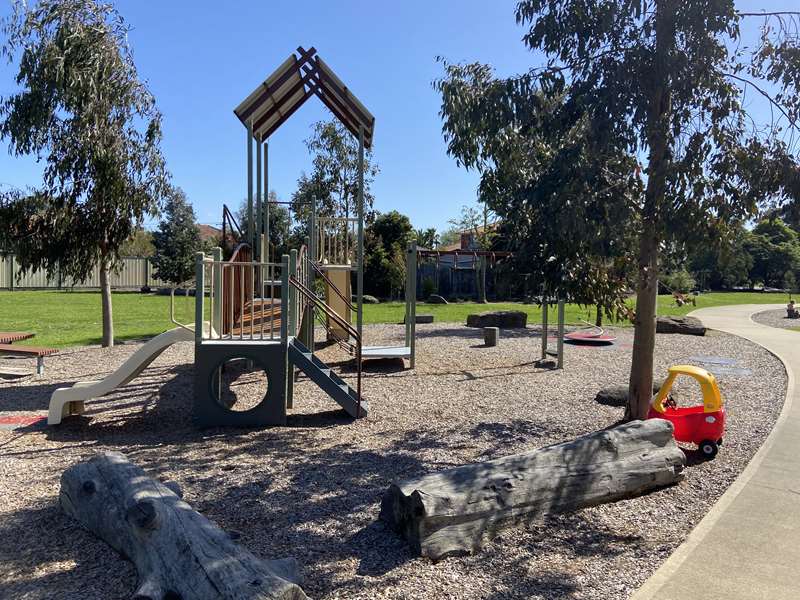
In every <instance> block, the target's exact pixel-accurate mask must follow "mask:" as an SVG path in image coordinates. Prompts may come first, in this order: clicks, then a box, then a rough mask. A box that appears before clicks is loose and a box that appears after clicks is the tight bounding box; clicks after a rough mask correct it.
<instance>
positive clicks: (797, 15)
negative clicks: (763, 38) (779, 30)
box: [736, 10, 800, 17]
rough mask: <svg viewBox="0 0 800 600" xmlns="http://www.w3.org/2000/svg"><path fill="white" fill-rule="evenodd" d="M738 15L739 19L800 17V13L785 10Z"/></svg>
mask: <svg viewBox="0 0 800 600" xmlns="http://www.w3.org/2000/svg"><path fill="white" fill-rule="evenodd" d="M736 15H737V16H739V17H778V16H782V15H792V16H795V17H800V11H793V10H785V11H778V12H737V13H736Z"/></svg>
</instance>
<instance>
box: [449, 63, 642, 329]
mask: <svg viewBox="0 0 800 600" xmlns="http://www.w3.org/2000/svg"><path fill="white" fill-rule="evenodd" d="M435 86H436V87H437V89H439V90H440V92H441V94H442V110H441V113H442V117H443V119H444V127H443V128H444V134H445V139H446V141H447V143H448V152H449V153H450V154H451V155H453V156H454V157H455V158H456V160H457V161H458V162H459V164H461V165H464V166H466V167H467V168H474V169H477V170H478V171H479V172H480V174H481V180H480V186H479V187H480V189H479V195H480V197H481V200H482V201H483V203H484V206H485V209H484V211H478V210H476V209H472V210H470V209H467V210H465V211H462V217H461V219H460V220H459V221H458V225H459V227H460V228H461V229H467V230H471V231H473V233H474V234H475V236H476V241H477V242H478V244H479V245H480V246H481V247H484V248H488V247H489V246H490V244H491V237H492V233H493V232H492V231H491V228H490V227H488V223H485V222H484V221H488V219H483V218H482V213H483V212H485V211H488V212H489V213H494V215H496V218H497V219H499V221H500V223H501V224H502V232H503V238H504V239H503V243H504V246H506V247H508V248H509V249H513V250H514V265H515V269H516V270H517V272H519V273H525V274H526V275H528V276H529V277H531V278H532V279H533V281H534V282H536V283H538V284H540V285H543V287H544V288H545V289H544V291H545V292H546V294H547V295H548V296H551V297H552V296H559V297H568V298H570V300H572V301H574V302H578V303H581V304H587V305H596V306H598V307H599V310H600V312H601V315H600V316H602V313H605V314H608V315H609V316H620V315H621V314H625V313H626V311H627V306H626V304H625V291H626V289H627V288H628V281H629V269H628V268H627V267H626V265H627V263H628V261H629V259H630V256H631V247H632V244H631V236H630V233H629V232H630V228H631V223H632V221H633V220H634V219H635V213H634V211H633V207H634V206H635V202H636V199H637V198H638V197H639V196H640V195H641V183H640V181H639V179H638V178H637V177H636V171H635V166H636V160H635V158H634V157H633V156H631V155H630V154H629V153H628V152H626V150H625V148H624V145H623V144H622V143H621V142H619V141H617V143H616V144H614V143H612V142H611V141H610V140H608V139H607V138H606V136H607V135H608V132H607V131H606V130H601V129H593V127H592V123H591V121H590V119H588V117H587V115H586V113H585V110H584V109H583V107H582V106H581V105H580V104H579V103H576V102H573V101H572V100H571V99H569V98H568V97H567V96H566V93H565V90H564V85H563V84H561V83H558V82H557V83H555V84H554V85H539V84H538V82H536V81H535V80H533V79H532V78H530V77H511V78H508V79H498V78H497V77H496V76H495V74H494V71H493V69H492V68H491V67H490V66H488V65H483V64H479V63H474V64H468V65H453V64H447V63H445V77H444V78H442V79H441V80H439V81H437V82H436V83H435Z"/></svg>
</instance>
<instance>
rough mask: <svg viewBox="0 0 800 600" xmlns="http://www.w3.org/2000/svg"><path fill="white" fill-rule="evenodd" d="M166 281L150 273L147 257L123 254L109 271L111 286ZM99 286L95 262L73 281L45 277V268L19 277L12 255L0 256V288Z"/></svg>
mask: <svg viewBox="0 0 800 600" xmlns="http://www.w3.org/2000/svg"><path fill="white" fill-rule="evenodd" d="M168 285H169V284H167V283H165V282H163V281H161V280H159V279H156V278H155V277H154V276H153V266H152V265H151V264H150V261H149V260H148V259H147V258H138V257H129V258H123V259H122V262H121V264H120V266H119V269H118V270H117V271H115V272H112V273H111V287H112V288H117V289H131V290H134V289H135V290H138V289H140V288H143V287H145V286H148V287H166V286H168ZM99 287H100V267H99V266H97V267H95V268H94V270H93V271H92V274H91V275H90V276H89V278H88V279H86V280H85V281H74V280H73V279H72V278H69V277H61V276H60V274H57V275H56V276H55V277H53V278H48V277H47V275H46V273H45V272H44V271H37V272H35V273H31V272H28V273H26V274H25V275H22V277H20V269H19V264H18V263H17V261H16V260H15V258H14V255H13V254H12V255H6V256H0V290H21V289H50V290H63V289H92V288H99Z"/></svg>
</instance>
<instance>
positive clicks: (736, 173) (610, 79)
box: [443, 0, 800, 419]
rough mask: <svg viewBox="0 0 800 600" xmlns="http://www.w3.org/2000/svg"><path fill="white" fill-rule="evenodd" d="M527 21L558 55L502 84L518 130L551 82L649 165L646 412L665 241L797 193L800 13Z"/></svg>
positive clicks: (642, 265)
mask: <svg viewBox="0 0 800 600" xmlns="http://www.w3.org/2000/svg"><path fill="white" fill-rule="evenodd" d="M516 19H517V22H518V23H519V24H520V25H523V26H525V27H526V28H527V31H526V33H525V35H524V37H523V41H524V43H525V44H526V45H527V46H528V47H529V48H530V49H532V50H538V51H541V52H543V53H544V55H545V56H546V57H547V60H546V62H545V64H543V65H541V66H540V67H537V68H534V69H532V70H531V71H529V72H528V73H526V74H524V75H523V76H521V77H518V78H514V79H512V80H509V81H507V82H506V86H505V91H504V93H498V94H497V97H496V100H495V103H496V104H497V105H498V106H499V107H502V108H505V109H506V112H507V113H508V115H509V118H508V119H507V128H508V130H509V131H511V132H515V131H516V129H515V125H516V124H517V123H519V121H520V119H519V117H518V115H517V112H519V113H521V114H522V115H523V116H524V115H526V114H528V113H529V112H530V110H529V109H528V107H527V105H528V104H532V105H535V104H536V103H537V102H540V100H539V94H541V91H542V90H545V91H546V92H549V91H552V90H555V91H558V92H560V93H563V94H564V97H565V105H566V106H568V107H573V108H574V109H575V110H579V111H580V113H581V114H582V115H583V118H585V119H586V122H587V131H589V132H590V133H591V137H592V139H594V140H595V142H596V143H598V144H599V145H600V146H604V145H606V144H605V141H607V142H608V143H609V144H611V145H613V146H617V147H619V149H621V150H623V151H624V152H625V153H627V154H628V156H629V157H642V158H643V159H644V162H645V163H646V165H645V168H644V170H643V173H642V178H641V182H642V185H643V186H644V193H643V194H642V195H641V197H640V198H639V199H638V201H636V202H635V204H634V206H633V208H634V214H635V219H634V220H633V221H632V223H634V224H635V229H634V230H633V231H634V232H635V237H636V244H637V248H636V254H637V258H636V262H637V287H636V295H637V302H636V314H635V321H634V323H635V334H634V348H633V359H632V366H631V374H630V391H631V393H630V400H629V404H628V407H627V411H626V417H627V418H629V419H636V418H644V416H645V415H646V413H647V410H648V406H649V402H650V394H651V391H650V390H651V389H652V388H651V384H652V378H653V353H654V345H655V316H656V299H657V290H658V273H659V258H660V254H661V251H662V248H663V247H664V246H665V245H666V244H668V243H670V242H671V241H673V240H675V239H680V238H682V237H683V236H686V235H696V234H697V232H698V231H701V232H703V233H705V234H707V235H715V236H722V235H725V233H726V230H727V227H728V225H729V224H731V223H741V222H742V221H744V220H747V219H750V218H752V217H753V216H755V215H756V214H757V213H758V211H759V209H760V208H763V207H764V204H770V205H774V204H780V203H784V202H789V201H793V200H795V199H797V198H798V197H800V169H799V168H798V160H797V148H796V142H797V140H798V133H800V130H799V128H798V118H799V117H800V94H798V84H800V47H799V46H798V36H797V30H798V13H794V12H789V11H784V12H775V13H765V12H758V13H750V12H741V11H737V10H736V7H735V5H734V2H733V0H717V1H715V2H700V1H697V0H693V1H685V0H523V1H521V2H519V3H518V4H517V7H516ZM749 19H755V20H757V21H756V22H755V23H754V24H755V25H757V26H758V27H759V30H760V35H759V36H758V39H757V40H756V43H755V44H754V45H748V43H747V40H744V39H743V36H742V23H743V21H745V20H749ZM751 98H757V99H758V101H757V103H755V104H754V103H752V102H750V100H751ZM758 103H763V104H764V105H766V106H767V107H768V109H767V113H768V114H769V115H770V117H769V118H767V119H766V120H764V119H759V118H758V115H757V114H755V113H754V112H753V111H752V107H753V106H757V105H758ZM748 107H751V109H750V110H749V109H748ZM443 109H444V110H443V112H444V113H445V116H446V117H449V116H450V115H451V114H453V112H454V111H458V110H459V108H458V104H457V102H451V103H450V104H449V105H448V104H446V105H445V106H444V107H443ZM568 165H569V163H568V164H567V165H565V170H568V168H569V166H568ZM571 233H572V232H570V231H569V230H565V234H568V235H571Z"/></svg>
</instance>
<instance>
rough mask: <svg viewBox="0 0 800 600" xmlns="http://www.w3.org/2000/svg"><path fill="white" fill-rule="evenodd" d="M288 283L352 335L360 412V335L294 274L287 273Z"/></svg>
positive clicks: (359, 412)
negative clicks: (354, 342)
mask: <svg viewBox="0 0 800 600" xmlns="http://www.w3.org/2000/svg"><path fill="white" fill-rule="evenodd" d="M289 283H290V284H291V285H292V286H294V287H295V288H296V289H297V291H298V292H300V294H302V295H303V296H305V297H306V299H307V300H308V301H310V302H312V303H313V304H314V305H315V306H317V307H318V308H319V309H320V310H322V312H324V313H325V314H326V315H328V317H330V318H331V319H333V320H334V321H336V323H338V324H339V325H340V326H341V327H342V328H343V329H344V330H345V331H347V333H348V334H350V335H351V336H353V339H355V341H356V370H357V373H358V380H357V381H358V383H357V389H356V395H357V396H358V410H357V412H356V414H361V336H360V335H359V334H358V331H357V330H356V328H355V327H353V325H352V324H351V323H348V322H347V319H345V318H344V317H342V316H341V315H340V314H339V313H337V312H336V311H335V310H333V309H332V308H331V307H330V306H328V304H326V303H325V302H323V301H322V300H321V299H320V298H319V297H318V296H317V295H316V294H315V293H314V292H313V291H312V290H310V289H308V287H306V285H305V284H304V283H302V282H301V281H299V280H298V279H297V277H295V276H294V274H289Z"/></svg>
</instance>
